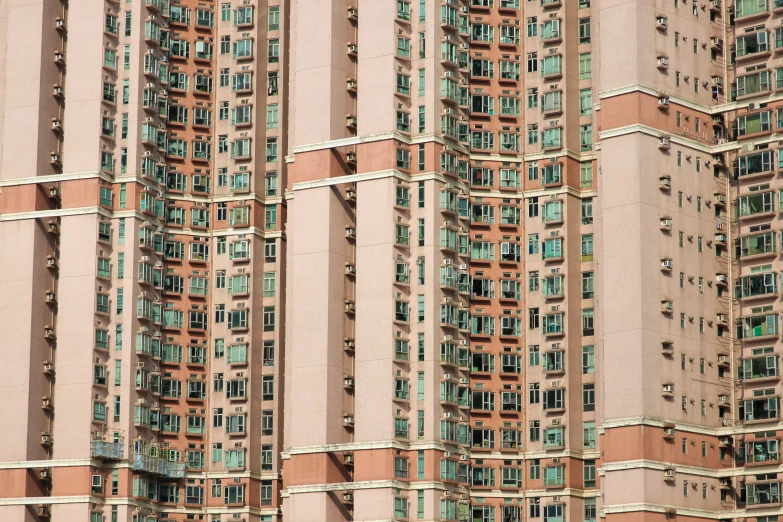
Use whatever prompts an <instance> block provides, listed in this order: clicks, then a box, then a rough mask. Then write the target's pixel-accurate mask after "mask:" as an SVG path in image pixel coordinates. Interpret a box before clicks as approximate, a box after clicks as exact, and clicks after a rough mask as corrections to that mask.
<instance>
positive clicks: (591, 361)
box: [582, 346, 595, 375]
mask: <svg viewBox="0 0 783 522" xmlns="http://www.w3.org/2000/svg"><path fill="white" fill-rule="evenodd" d="M582 373H583V374H586V375H587V374H591V373H595V347H594V346H582Z"/></svg>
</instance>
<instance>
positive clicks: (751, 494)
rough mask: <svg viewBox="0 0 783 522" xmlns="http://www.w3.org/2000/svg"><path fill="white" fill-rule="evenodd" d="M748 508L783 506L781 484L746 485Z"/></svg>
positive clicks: (759, 483)
mask: <svg viewBox="0 0 783 522" xmlns="http://www.w3.org/2000/svg"><path fill="white" fill-rule="evenodd" d="M745 498H746V499H747V500H746V507H747V508H748V509H750V508H771V507H777V506H780V505H781V497H780V482H756V483H751V484H746V485H745Z"/></svg>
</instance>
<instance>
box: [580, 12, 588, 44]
mask: <svg viewBox="0 0 783 522" xmlns="http://www.w3.org/2000/svg"><path fill="white" fill-rule="evenodd" d="M588 43H590V18H589V17H588V18H580V19H579V44H580V45H581V44H588Z"/></svg>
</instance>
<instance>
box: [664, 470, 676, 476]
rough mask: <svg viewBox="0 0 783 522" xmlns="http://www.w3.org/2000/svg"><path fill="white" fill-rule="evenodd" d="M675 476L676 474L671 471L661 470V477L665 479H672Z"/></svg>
mask: <svg viewBox="0 0 783 522" xmlns="http://www.w3.org/2000/svg"><path fill="white" fill-rule="evenodd" d="M676 474H677V472H676V471H674V470H673V469H665V470H663V476H664V477H665V478H674V477H675V475H676Z"/></svg>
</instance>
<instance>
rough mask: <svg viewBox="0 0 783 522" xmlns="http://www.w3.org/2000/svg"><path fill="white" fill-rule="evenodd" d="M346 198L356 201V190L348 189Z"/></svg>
mask: <svg viewBox="0 0 783 522" xmlns="http://www.w3.org/2000/svg"><path fill="white" fill-rule="evenodd" d="M345 199H347V200H348V201H356V191H355V190H353V189H348V190H346V191H345Z"/></svg>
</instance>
